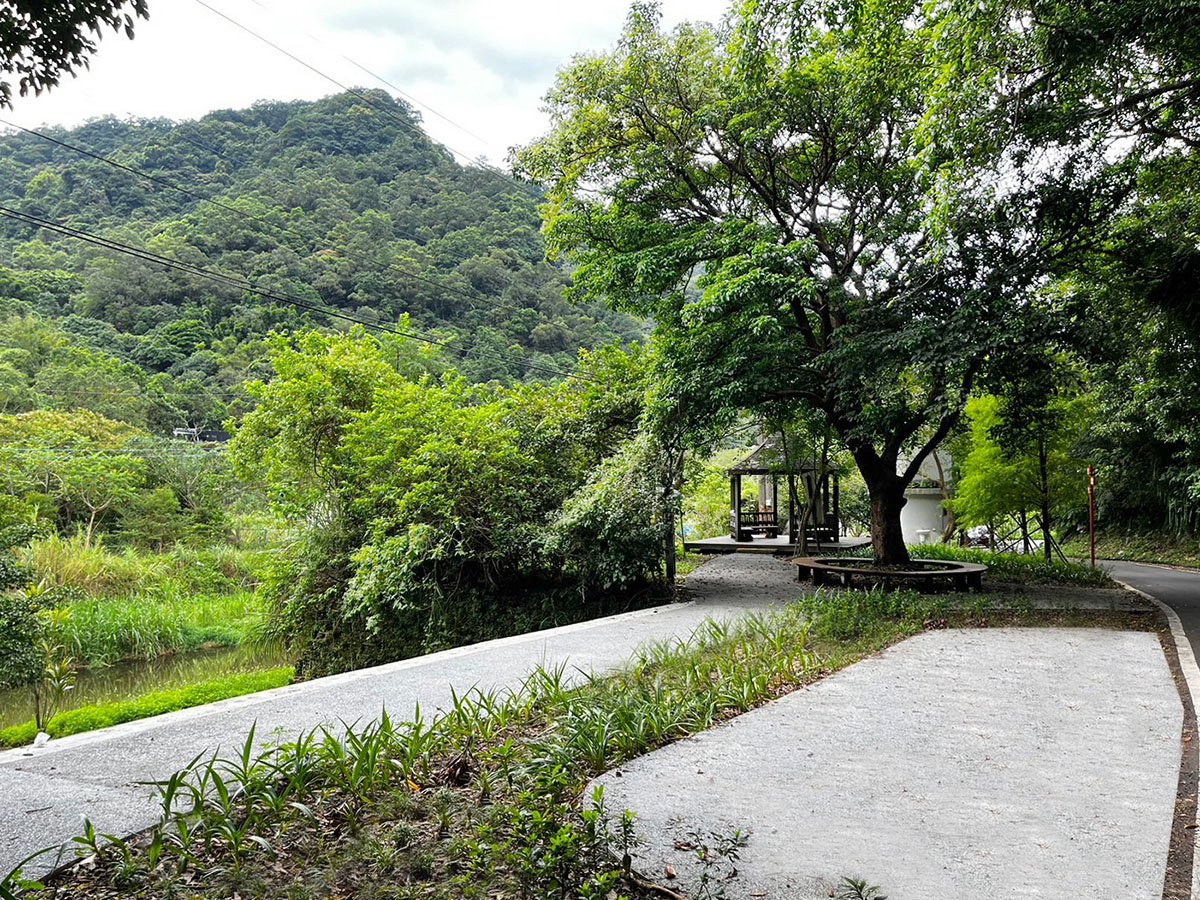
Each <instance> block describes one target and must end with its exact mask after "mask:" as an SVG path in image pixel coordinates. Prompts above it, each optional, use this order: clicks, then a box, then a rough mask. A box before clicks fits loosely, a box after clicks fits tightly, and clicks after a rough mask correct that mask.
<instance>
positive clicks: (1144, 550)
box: [1063, 531, 1200, 568]
mask: <svg viewBox="0 0 1200 900" xmlns="http://www.w3.org/2000/svg"><path fill="white" fill-rule="evenodd" d="M1063 552H1064V553H1066V554H1067V555H1068V556H1075V557H1080V558H1083V557H1086V556H1088V554H1089V553H1090V548H1089V546H1088V539H1087V535H1080V536H1078V537H1075V538H1072V539H1071V541H1069V542H1068V543H1067V544H1066V545H1065V546H1064V547H1063ZM1096 558H1097V559H1121V560H1130V561H1131V562H1149V563H1165V564H1166V565H1172V566H1188V567H1191V568H1198V567H1200V538H1197V537H1195V536H1188V535H1172V534H1164V533H1162V532H1153V531H1151V532H1142V533H1134V532H1119V531H1103V532H1100V533H1099V534H1097V535H1096Z"/></svg>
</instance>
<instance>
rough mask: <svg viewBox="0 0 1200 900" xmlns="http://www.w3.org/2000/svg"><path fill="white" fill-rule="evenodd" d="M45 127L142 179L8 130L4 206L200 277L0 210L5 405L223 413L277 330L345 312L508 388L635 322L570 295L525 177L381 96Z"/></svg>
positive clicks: (173, 416) (192, 419)
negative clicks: (413, 335) (463, 154)
mask: <svg viewBox="0 0 1200 900" xmlns="http://www.w3.org/2000/svg"><path fill="white" fill-rule="evenodd" d="M44 133H45V134H47V135H48V136H50V137H52V138H54V139H56V140H58V141H61V142H62V143H63V144H69V145H71V146H73V147H76V148H82V149H85V150H87V151H88V152H90V153H92V154H95V155H96V156H97V157H104V158H105V159H106V160H108V161H110V162H115V163H119V164H120V165H122V166H125V167H127V168H128V169H131V170H136V172H141V173H145V174H146V175H148V176H151V177H150V178H145V177H139V175H137V174H135V172H130V171H127V170H122V169H119V168H116V167H114V166H113V165H110V164H109V162H105V161H103V160H101V159H96V158H89V157H87V156H83V155H81V154H79V153H78V152H75V151H74V150H71V149H68V148H67V147H64V146H61V145H56V144H54V143H51V142H50V141H47V140H44V139H42V138H40V137H38V136H35V135H32V134H26V133H23V132H21V133H8V134H4V135H0V185H2V187H0V194H2V196H3V197H4V200H3V201H0V206H3V207H7V208H9V209H10V210H15V211H18V212H20V213H25V214H28V215H31V216H34V217H38V218H40V219H42V220H46V221H49V222H54V223H58V224H63V225H67V226H69V227H70V228H74V229H79V230H80V231H82V232H86V233H87V234H88V235H94V236H97V237H101V238H104V239H107V240H109V241H112V242H117V243H120V244H123V245H131V246H133V247H136V248H139V249H142V250H144V251H146V252H147V253H148V254H153V255H156V256H161V257H167V258H169V259H171V260H175V261H178V262H179V263H182V264H183V265H184V266H187V267H190V268H191V270H190V271H189V270H184V269H171V268H167V267H164V266H163V265H161V264H160V263H159V262H156V261H154V260H152V259H149V258H137V257H134V256H130V255H128V254H126V253H124V252H121V251H119V250H117V249H113V248H111V247H103V246H96V245H95V244H91V243H88V242H87V241H84V240H80V239H77V238H73V237H68V236H64V235H63V234H61V233H55V232H54V231H52V230H48V229H45V228H38V227H36V226H35V225H33V224H29V223H28V222H24V223H23V222H19V221H15V220H13V219H11V218H0V318H2V319H4V320H5V322H4V325H3V335H2V336H0V412H8V413H12V412H20V411H23V410H27V409H32V408H38V407H52V408H53V407H58V408H74V407H86V408H90V409H94V410H96V411H98V412H101V413H104V414H106V415H109V416H113V417H115V418H120V419H123V420H128V421H132V422H134V423H135V424H137V425H144V426H149V427H150V428H152V429H154V430H157V431H164V430H169V429H170V428H171V427H178V426H214V425H218V424H220V422H221V421H223V420H224V419H225V418H226V417H227V416H228V415H230V414H235V415H236V414H237V413H239V412H241V411H242V410H244V409H245V408H246V399H245V397H244V395H243V394H242V393H241V391H240V385H241V384H242V383H243V382H244V381H245V380H247V379H248V378H252V377H255V376H256V375H257V374H260V373H261V365H262V360H263V357H264V354H263V347H262V343H261V342H262V339H263V338H264V337H265V336H266V335H267V334H268V333H270V332H271V331H272V330H280V331H290V330H294V329H297V328H300V327H313V326H316V327H345V326H346V325H347V324H349V321H350V320H359V321H362V322H367V323H380V324H383V325H385V326H387V327H391V328H398V329H400V330H403V331H413V332H417V333H420V334H421V335H424V336H427V337H431V338H432V339H433V340H434V341H438V342H444V344H441V343H439V344H438V345H437V346H439V352H440V354H441V355H442V356H443V357H444V359H445V361H446V362H447V363H449V364H451V365H453V366H455V368H457V369H458V370H459V371H461V372H462V373H463V374H464V375H466V377H468V378H469V379H471V380H489V379H498V380H501V381H506V382H511V381H521V380H528V379H531V378H545V377H547V375H548V374H551V375H552V374H553V373H552V372H551V371H550V370H552V369H567V368H570V367H571V366H572V365H573V363H574V359H575V356H576V353H577V351H578V349H579V348H580V347H593V346H597V345H601V344H606V343H611V342H613V341H618V340H628V339H630V338H632V337H635V336H637V335H638V334H639V332H640V325H639V323H637V322H635V321H633V320H631V319H629V318H626V317H624V316H621V315H618V314H616V313H613V312H611V311H608V310H606V309H604V308H603V307H601V306H598V305H586V306H581V305H575V304H573V303H570V302H569V301H567V300H565V299H564V297H563V291H564V287H565V285H566V277H565V275H564V273H563V272H562V271H561V270H560V269H559V268H556V267H555V266H553V265H550V264H548V263H546V262H544V261H543V252H544V248H543V244H542V240H541V236H540V234H539V218H538V212H537V203H538V196H537V193H536V191H535V189H534V188H532V187H531V186H529V185H526V184H522V183H520V182H516V181H513V180H510V179H508V178H505V177H504V176H503V175H501V174H500V173H498V172H496V171H494V170H491V169H487V168H482V167H472V166H463V165H460V164H458V163H457V162H456V161H455V160H454V159H453V157H452V156H451V154H450V153H449V152H448V151H447V150H446V149H444V148H442V147H440V146H439V145H437V144H435V143H434V142H433V141H431V140H430V139H429V138H428V137H426V135H425V134H424V133H423V132H422V131H421V129H420V124H419V118H418V117H417V116H416V115H415V114H414V113H413V112H412V111H411V110H410V109H409V108H407V107H406V106H405V105H404V104H402V103H400V102H398V101H396V100H395V99H393V98H392V97H390V96H389V95H387V94H386V93H383V92H378V91H352V92H348V93H344V94H340V95H336V96H331V97H327V98H325V99H323V100H319V101H316V102H287V103H285V102H263V103H259V104H256V105H255V106H254V107H252V108H250V109H245V110H226V111H220V112H214V113H212V114H210V115H208V116H205V117H204V118H202V119H200V120H198V121H190V122H184V123H175V122H171V121H167V120H132V121H121V120H117V119H113V118H107V119H100V120H97V121H93V122H90V123H88V124H86V125H84V126H81V127H79V128H75V129H71V130H63V129H47V130H45V131H44ZM196 267H202V268H204V269H207V270H214V271H216V272H219V273H224V274H227V275H232V276H234V277H235V278H240V279H246V280H248V281H249V282H250V283H251V284H252V285H253V286H254V287H255V288H258V289H260V290H264V291H267V292H269V293H271V294H273V295H275V296H277V297H278V296H280V295H283V296H285V297H286V298H289V299H291V300H292V301H297V302H298V304H299V305H296V304H295V303H293V304H291V305H289V303H287V302H278V301H275V302H273V301H272V300H270V299H267V298H264V297H262V296H260V295H257V294H255V293H253V292H251V291H248V290H246V289H245V286H244V285H239V284H237V283H236V281H235V282H233V283H230V282H229V281H226V282H222V281H220V280H214V279H212V278H210V277H207V276H205V275H204V274H201V273H198V272H196V271H195V268H196ZM305 306H307V307H308V308H303V307H305ZM327 311H328V312H327ZM331 313H332V314H331ZM338 314H341V315H342V316H344V318H341V317H339V315H338ZM403 317H409V318H408V319H404V318H403Z"/></svg>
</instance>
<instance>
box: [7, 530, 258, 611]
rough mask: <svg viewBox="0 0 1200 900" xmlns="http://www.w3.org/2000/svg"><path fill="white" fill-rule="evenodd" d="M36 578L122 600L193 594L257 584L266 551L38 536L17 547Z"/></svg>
mask: <svg viewBox="0 0 1200 900" xmlns="http://www.w3.org/2000/svg"><path fill="white" fill-rule="evenodd" d="M18 556H19V558H20V562H21V563H22V564H24V565H26V566H28V567H29V568H30V570H32V572H33V573H34V579H35V581H41V582H45V583H46V584H47V585H50V586H54V587H64V588H75V589H77V590H80V591H83V592H85V593H87V594H88V595H90V596H93V597H110V598H119V597H127V596H130V595H132V594H136V593H146V592H153V591H156V590H169V589H172V588H174V589H178V590H182V591H184V592H186V593H189V594H212V593H233V592H237V591H244V590H249V589H252V588H253V587H255V586H256V585H257V584H258V582H259V573H260V571H261V569H262V567H263V565H264V562H265V559H266V555H265V551H263V550H258V549H244V548H240V547H233V546H229V545H220V544H218V545H213V546H208V547H189V546H186V545H183V544H180V545H177V546H176V547H174V548H172V549H171V550H169V551H167V552H164V553H147V552H142V551H138V550H135V549H133V548H130V547H126V548H123V549H120V550H115V549H110V548H109V547H108V546H107V545H106V544H105V542H104V540H103V538H102V537H101V536H96V537H93V538H92V540H91V541H88V540H87V538H86V537H85V536H84V535H83V534H75V535H71V536H67V537H62V536H59V535H50V536H49V537H45V538H39V539H38V540H35V541H33V542H32V543H30V544H29V546H28V547H24V548H22V549H20V550H19V551H18Z"/></svg>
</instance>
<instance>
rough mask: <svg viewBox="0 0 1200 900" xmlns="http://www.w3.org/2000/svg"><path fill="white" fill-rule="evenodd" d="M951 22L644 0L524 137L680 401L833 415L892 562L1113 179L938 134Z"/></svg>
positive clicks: (562, 240)
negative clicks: (906, 511)
mask: <svg viewBox="0 0 1200 900" xmlns="http://www.w3.org/2000/svg"><path fill="white" fill-rule="evenodd" d="M941 28H942V22H941V20H940V19H938V18H934V17H932V14H930V13H928V12H927V11H925V9H924V7H922V6H921V5H919V4H912V3H883V4H870V3H858V2H846V3H835V4H817V3H800V4H792V3H760V4H753V5H747V6H745V7H742V8H741V9H740V11H739V12H738V13H737V15H735V16H734V18H733V19H732V20H731V21H730V22H729V23H728V24H727V25H726V26H725V27H724V28H722V29H720V30H716V31H714V30H712V29H710V28H708V27H705V26H695V25H683V26H680V27H679V28H678V29H676V30H674V31H673V32H671V33H663V32H662V31H661V30H660V29H659V27H658V16H657V11H656V10H655V9H654V8H653V7H648V6H637V7H635V8H634V10H633V12H632V13H631V15H630V19H629V23H628V25H627V27H626V30H625V33H624V35H623V36H622V38H621V40H620V42H619V44H618V46H617V47H616V49H615V50H613V51H612V52H609V53H606V54H600V55H596V56H590V57H583V58H580V59H577V60H576V62H575V63H574V65H572V66H571V67H569V68H568V69H566V70H565V71H564V72H563V73H562V74H561V75H560V77H559V80H558V83H557V85H556V87H555V88H554V89H553V91H552V92H551V93H550V95H549V98H548V100H549V108H550V112H551V115H552V117H553V123H554V126H553V130H552V132H551V133H550V134H549V135H548V136H547V137H546V138H545V139H543V140H541V141H539V142H538V143H536V144H534V145H532V146H531V147H529V148H527V149H526V150H525V151H524V152H523V153H522V154H521V157H520V159H521V162H522V164H523V165H524V166H525V168H526V169H527V170H528V171H529V172H530V173H531V174H532V175H534V176H535V177H536V178H538V179H540V180H543V181H545V182H546V183H547V184H548V185H549V189H550V204H549V207H548V221H547V226H546V230H547V234H548V236H549V241H550V246H551V248H552V250H554V251H556V252H560V253H564V254H566V255H568V256H569V257H570V258H571V259H573V260H574V261H576V262H577V263H578V264H579V268H578V270H577V272H576V274H575V283H576V287H577V292H578V293H579V294H580V295H582V296H590V297H606V298H608V299H609V300H610V301H613V302H615V303H616V304H617V305H618V306H620V307H622V308H626V309H632V310H635V311H637V312H640V313H643V314H647V315H652V316H653V317H654V319H655V321H656V322H657V324H658V328H659V333H660V335H661V337H662V342H663V347H664V353H663V358H664V371H663V373H662V374H663V377H664V378H665V379H666V380H667V381H668V383H669V385H670V388H669V393H670V394H671V395H672V398H673V400H674V402H676V403H678V404H680V405H681V406H682V407H683V408H684V409H686V410H688V411H690V413H691V414H693V415H695V416H698V417H700V418H703V417H706V416H712V415H714V414H720V413H721V412H722V411H723V412H725V413H728V412H729V411H731V410H736V409H761V408H764V407H768V406H770V405H773V404H778V403H779V402H780V401H784V402H788V401H790V402H792V403H793V404H797V405H799V406H801V407H807V408H809V409H813V410H816V411H818V412H819V413H820V414H822V415H823V416H824V417H825V419H826V420H827V421H828V423H829V424H830V425H831V426H832V427H833V428H834V429H835V431H836V433H837V434H838V436H839V437H840V439H841V440H842V441H843V442H844V443H845V445H846V446H847V447H848V449H849V450H850V452H851V453H852V454H853V456H854V459H855V461H856V463H857V464H858V467H859V469H860V470H861V472H862V474H863V476H864V479H865V480H866V482H867V486H868V489H869V491H870V494H871V498H872V504H873V516H872V535H873V538H874V543H875V550H876V553H877V555H878V556H879V557H880V558H881V559H887V560H903V559H905V558H906V551H905V549H904V546H903V543H902V539H901V535H900V529H899V510H900V507H901V506H902V505H903V502H904V500H903V490H904V487H905V486H906V485H907V484H908V483H909V481H911V479H912V477H913V475H914V474H915V472H916V471H917V470H918V468H919V466H920V464H921V462H922V460H923V459H924V458H925V457H926V456H927V455H928V453H929V452H930V451H931V450H932V448H933V447H935V446H936V445H937V444H938V443H939V442H940V441H941V440H943V439H944V438H945V437H946V436H947V434H949V433H950V431H951V430H952V429H953V428H954V427H955V426H956V424H957V422H958V420H959V416H960V414H961V412H962V409H963V406H964V404H965V403H966V401H967V399H968V397H969V396H970V394H971V391H972V389H973V388H974V387H975V386H976V385H977V384H978V383H979V382H980V381H981V380H982V379H984V378H985V377H987V376H988V375H989V374H990V373H991V371H994V370H1000V369H1003V367H1004V365H1005V360H1006V357H1007V353H1008V351H1009V349H1010V348H1012V347H1015V346H1021V345H1025V344H1028V343H1030V342H1043V341H1049V340H1051V339H1052V337H1053V335H1054V331H1055V328H1056V325H1057V321H1058V319H1059V318H1060V313H1061V310H1060V309H1059V308H1058V307H1057V306H1056V304H1055V302H1054V299H1053V298H1047V297H1046V296H1045V294H1044V293H1043V292H1042V291H1040V290H1039V289H1040V288H1042V287H1044V286H1045V284H1046V281H1047V270H1048V267H1049V264H1050V262H1051V261H1052V260H1055V259H1057V258H1060V257H1061V256H1062V255H1064V254H1065V253H1066V252H1067V251H1068V250H1069V249H1070V248H1071V246H1072V243H1073V241H1074V240H1075V238H1076V235H1077V234H1078V232H1079V230H1080V227H1081V224H1082V223H1085V222H1087V221H1088V220H1089V219H1090V218H1092V217H1093V216H1094V215H1098V214H1102V208H1103V207H1104V206H1105V204H1107V203H1108V202H1110V199H1111V198H1110V197H1109V196H1108V195H1107V194H1106V193H1105V192H1104V191H1103V190H1102V189H1101V187H1102V186H1097V185H1093V184H1087V185H1081V184H1078V183H1077V182H1076V181H1075V180H1073V179H1071V178H1070V177H1065V178H1064V177H1062V176H1063V175H1064V174H1065V175H1067V176H1069V173H1064V172H1062V171H1059V172H1055V173H1054V174H1055V175H1057V176H1059V179H1060V180H1059V181H1058V182H1057V184H1056V186H1055V187H1053V189H1051V188H1050V187H1049V182H1048V178H1047V177H1046V176H1043V177H1041V178H1040V179H1039V181H1038V183H1037V184H1033V183H1031V182H1030V181H1029V180H1028V173H1026V172H1024V171H1022V170H1021V169H1020V168H1019V167H1016V166H1015V165H1011V164H1008V163H1006V161H1005V160H1004V159H1003V157H1002V156H1000V155H996V154H974V155H968V154H962V153H956V152H955V148H954V147H952V146H946V145H943V143H942V142H940V140H939V134H938V129H937V128H935V127H931V124H930V122H931V119H935V118H936V117H937V116H938V115H940V114H941V110H943V109H944V108H946V107H947V106H948V105H950V102H949V101H948V100H947V97H946V95H947V92H948V91H950V90H951V88H949V87H948V86H947V85H946V84H945V83H944V82H943V80H942V78H941V75H942V73H943V68H942V56H941V54H942V52H943V51H942V48H941V46H940V44H939V40H938V36H939V32H940V29H941ZM1006 166H1007V168H1005V167H1006ZM998 168H999V169H1000V171H1001V172H1002V173H1003V174H1007V175H1008V181H1007V183H1005V184H1003V185H998V184H997V170H998ZM1048 174H1049V173H1047V175H1048ZM1098 208H1099V210H1100V211H1098ZM1030 223H1036V225H1037V227H1036V228H1030V227H1029V225H1030ZM902 457H903V458H905V459H906V460H908V462H907V465H906V467H898V462H899V460H900V459H901V458H902Z"/></svg>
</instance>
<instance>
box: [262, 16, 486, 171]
mask: <svg viewBox="0 0 1200 900" xmlns="http://www.w3.org/2000/svg"><path fill="white" fill-rule="evenodd" d="M250 2H251V3H253V4H254V5H255V6H257V7H258V8H259V9H261V10H262V11H263V12H265V13H267V14H268V15H271V16H276V17H278V15H279V14H278V12H277V11H276V10H273V9H272V8H271V7H269V6H267V5H266V4H265V3H260V2H259V0H250ZM300 30H301V31H302V33H303V34H304V36H305V37H307V38H308V39H309V40H310V41H312V42H313V43H314V44H318V45H320V44H321V43H322V41H321V39H320V38H317V37H316V36H314V35H313V34H311V33H310V32H308V31H307V30H304V29H300ZM338 55H339V56H341V58H342V59H344V60H345V61H346V62H348V63H350V65H352V66H354V67H355V68H356V69H358V70H359V71H360V72H363V73H365V74H367V75H370V76H371V77H372V78H374V79H375V80H376V81H378V82H379V83H380V84H382V85H384V86H385V87H388V88H391V89H392V90H393V91H395V92H396V93H397V94H399V95H400V96H401V97H403V98H404V99H405V100H407V101H409V102H410V103H412V104H413V105H415V106H419V107H421V108H422V109H426V110H428V111H429V112H431V113H433V114H434V115H435V116H437V117H438V118H439V119H441V120H442V121H443V122H445V123H447V124H448V125H453V126H454V127H455V128H457V129H458V130H459V131H461V132H462V133H463V134H465V135H467V136H468V137H472V138H474V139H475V140H477V141H479V143H481V144H484V145H486V146H491V147H492V149H493V150H494V149H496V148H495V147H494V146H492V144H491V141H489V140H488V139H487V138H485V137H481V136H480V135H478V134H476V133H475V132H473V131H471V129H469V128H467V127H466V126H465V125H462V124H460V123H458V122H456V121H454V120H453V119H451V118H450V117H449V116H447V115H446V114H445V113H442V112H439V111H438V110H436V109H434V108H433V107H432V106H430V105H429V104H428V103H425V102H424V101H423V100H420V99H419V98H417V97H414V96H413V95H412V94H410V93H408V92H407V91H405V90H404V89H403V88H401V87H400V86H399V85H396V84H393V83H392V82H391V81H388V80H387V79H386V78H384V77H383V76H382V75H379V74H376V73H375V72H372V71H371V70H370V69H368V68H367V67H366V66H364V65H363V64H362V63H360V62H358V60H356V59H354V58H353V57H351V56H347V55H346V54H345V53H339V54H338Z"/></svg>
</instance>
